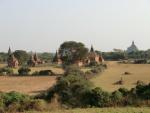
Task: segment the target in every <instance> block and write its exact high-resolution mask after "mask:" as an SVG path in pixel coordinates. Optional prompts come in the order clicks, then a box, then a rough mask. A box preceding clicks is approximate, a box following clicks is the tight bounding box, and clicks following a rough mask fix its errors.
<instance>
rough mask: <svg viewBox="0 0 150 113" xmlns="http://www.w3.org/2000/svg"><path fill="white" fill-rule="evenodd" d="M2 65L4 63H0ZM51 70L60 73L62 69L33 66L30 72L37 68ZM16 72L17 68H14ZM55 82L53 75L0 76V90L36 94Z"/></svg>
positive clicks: (37, 69)
mask: <svg viewBox="0 0 150 113" xmlns="http://www.w3.org/2000/svg"><path fill="white" fill-rule="evenodd" d="M0 66H1V67H4V64H1V65H0ZM49 69H50V70H52V71H53V72H54V73H56V74H62V73H63V70H62V69H60V68H56V67H50V66H47V67H34V68H31V73H33V72H35V71H39V70H49ZM14 72H15V73H17V69H14ZM55 82H56V77H55V76H0V91H3V92H10V91H17V92H21V93H25V94H30V95H33V94H37V93H40V92H41V91H45V90H47V89H48V88H50V87H51V86H53V85H54V84H55Z"/></svg>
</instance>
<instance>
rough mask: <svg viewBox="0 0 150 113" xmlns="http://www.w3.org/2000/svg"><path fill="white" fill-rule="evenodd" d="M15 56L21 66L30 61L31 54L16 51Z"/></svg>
mask: <svg viewBox="0 0 150 113" xmlns="http://www.w3.org/2000/svg"><path fill="white" fill-rule="evenodd" d="M14 56H15V57H16V58H17V59H18V61H19V64H20V65H23V64H25V63H26V62H27V61H28V59H29V54H28V53H27V52H26V51H24V50H16V51H15V52H14Z"/></svg>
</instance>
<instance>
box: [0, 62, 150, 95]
mask: <svg viewBox="0 0 150 113" xmlns="http://www.w3.org/2000/svg"><path fill="white" fill-rule="evenodd" d="M107 65H108V69H106V70H105V71H104V72H103V73H102V74H101V75H99V76H97V77H94V78H93V79H92V80H91V81H92V82H93V83H94V84H95V86H98V87H102V88H103V89H104V90H106V91H114V90H116V89H118V88H120V87H125V88H132V87H135V83H136V82H137V81H138V80H141V81H144V82H145V83H148V82H150V65H149V64H119V63H117V62H107ZM0 66H4V64H1V65H0ZM45 69H51V70H52V71H53V72H55V73H57V74H62V73H63V70H62V69H60V68H57V67H50V66H47V67H35V68H32V72H34V71H39V70H45ZM83 70H84V71H85V70H88V69H83ZM15 72H17V69H15ZM32 72H31V73H32ZM125 72H129V73H130V74H127V75H125V74H124V73H125ZM121 77H122V78H123V80H124V84H123V85H114V83H115V82H117V81H119V80H120V79H121ZM55 82H56V77H51V76H38V77H36V76H33V77H30V76H23V77H17V76H15V77H10V76H0V91H4V92H9V91H18V92H22V93H26V94H37V93H38V92H40V91H43V90H46V89H48V88H49V87H51V86H52V85H53V84H54V83H55Z"/></svg>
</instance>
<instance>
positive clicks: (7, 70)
mask: <svg viewBox="0 0 150 113" xmlns="http://www.w3.org/2000/svg"><path fill="white" fill-rule="evenodd" d="M0 74H2V75H12V74H14V71H13V69H12V68H8V67H6V68H1V69H0Z"/></svg>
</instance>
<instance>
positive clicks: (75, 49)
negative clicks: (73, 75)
mask: <svg viewBox="0 0 150 113" xmlns="http://www.w3.org/2000/svg"><path fill="white" fill-rule="evenodd" d="M59 53H60V57H61V60H62V61H63V62H64V63H65V64H72V63H75V62H76V61H78V60H82V59H84V58H85V57H86V55H87V53H88V49H87V48H86V47H85V45H84V44H83V43H80V42H75V41H68V42H64V43H63V44H61V46H60V49H59Z"/></svg>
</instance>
